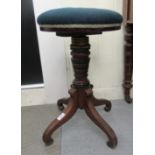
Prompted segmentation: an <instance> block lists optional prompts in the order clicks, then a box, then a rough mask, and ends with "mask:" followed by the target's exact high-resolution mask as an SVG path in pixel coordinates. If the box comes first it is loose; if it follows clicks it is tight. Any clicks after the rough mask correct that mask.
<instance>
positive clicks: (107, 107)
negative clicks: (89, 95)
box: [93, 96, 112, 112]
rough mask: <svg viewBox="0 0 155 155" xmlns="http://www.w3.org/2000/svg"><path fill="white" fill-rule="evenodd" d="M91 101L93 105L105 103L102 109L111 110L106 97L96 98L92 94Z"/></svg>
mask: <svg viewBox="0 0 155 155" xmlns="http://www.w3.org/2000/svg"><path fill="white" fill-rule="evenodd" d="M93 103H94V106H100V105H105V108H104V110H105V111H106V112H109V111H110V110H111V107H112V104H111V102H110V101H109V100H106V99H97V98H95V97H94V96H93Z"/></svg>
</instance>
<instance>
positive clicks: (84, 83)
mask: <svg viewBox="0 0 155 155" xmlns="http://www.w3.org/2000/svg"><path fill="white" fill-rule="evenodd" d="M89 49H90V44H89V39H88V37H86V36H84V35H74V36H72V44H71V50H72V52H71V55H72V59H71V60H72V64H73V70H74V76H75V79H74V80H73V83H72V85H71V89H70V90H69V94H70V98H66V99H65V98H63V99H60V100H59V101H58V103H57V104H58V107H59V109H60V110H63V113H62V114H61V116H59V117H58V118H56V119H55V120H54V121H52V122H51V124H49V126H48V127H47V129H46V130H45V132H44V134H43V141H44V142H45V144H50V143H52V142H53V140H52V138H51V136H52V134H53V132H54V131H55V130H56V129H57V128H59V127H60V126H62V125H63V124H64V123H65V122H67V121H68V120H69V119H70V118H71V117H72V116H73V115H74V114H75V112H76V110H77V109H78V108H80V109H84V110H85V112H86V113H87V115H88V116H89V117H90V119H91V120H92V121H93V122H94V123H95V124H96V125H97V126H98V127H100V128H101V129H102V130H103V132H104V133H105V134H106V135H107V137H108V139H109V140H108V143H107V144H108V146H109V147H111V148H114V147H115V146H116V145H117V137H116V135H115V133H114V131H113V130H112V128H111V127H110V126H109V125H108V124H107V123H106V121H105V120H104V119H103V118H102V117H101V116H100V114H99V113H98V112H97V111H96V110H95V106H99V105H105V111H107V112H108V111H110V110H111V102H110V101H108V100H106V99H96V98H95V97H94V96H93V91H92V88H93V86H92V85H91V84H90V82H89V80H88V78H87V75H88V68H89V61H90V58H89V54H90V51H89ZM64 104H65V105H67V106H66V108H64Z"/></svg>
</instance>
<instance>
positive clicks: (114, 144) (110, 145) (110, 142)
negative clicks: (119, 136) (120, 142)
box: [107, 141, 117, 149]
mask: <svg viewBox="0 0 155 155" xmlns="http://www.w3.org/2000/svg"><path fill="white" fill-rule="evenodd" d="M107 145H108V146H109V147H110V148H112V149H114V148H115V147H116V146H117V141H116V142H113V141H108V142H107Z"/></svg>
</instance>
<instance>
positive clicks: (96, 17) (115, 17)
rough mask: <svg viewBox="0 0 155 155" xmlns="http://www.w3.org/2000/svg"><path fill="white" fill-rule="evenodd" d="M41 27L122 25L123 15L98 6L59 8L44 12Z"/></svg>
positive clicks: (40, 21)
mask: <svg viewBox="0 0 155 155" xmlns="http://www.w3.org/2000/svg"><path fill="white" fill-rule="evenodd" d="M37 22H38V24H39V25H40V27H41V28H59V29H61V28H63V29H64V28H76V29H78V28H91V29H97V28H100V29H102V28H110V27H115V26H120V25H121V23H122V16H121V15H120V14H119V13H117V12H115V11H111V10H107V9H96V8H59V9H53V10H49V11H46V12H44V13H42V14H41V15H40V16H39V17H38V19H37Z"/></svg>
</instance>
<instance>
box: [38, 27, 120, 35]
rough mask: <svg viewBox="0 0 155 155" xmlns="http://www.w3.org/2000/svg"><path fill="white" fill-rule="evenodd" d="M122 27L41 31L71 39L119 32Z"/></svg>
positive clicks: (42, 28)
mask: <svg viewBox="0 0 155 155" xmlns="http://www.w3.org/2000/svg"><path fill="white" fill-rule="evenodd" d="M120 28H121V26H113V27H105V28H46V27H40V30H41V31H48V32H56V35H57V36H61V37H70V36H82V35H84V36H85V35H96V34H101V33H102V32H104V31H115V30H119V29H120Z"/></svg>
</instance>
